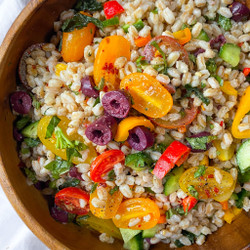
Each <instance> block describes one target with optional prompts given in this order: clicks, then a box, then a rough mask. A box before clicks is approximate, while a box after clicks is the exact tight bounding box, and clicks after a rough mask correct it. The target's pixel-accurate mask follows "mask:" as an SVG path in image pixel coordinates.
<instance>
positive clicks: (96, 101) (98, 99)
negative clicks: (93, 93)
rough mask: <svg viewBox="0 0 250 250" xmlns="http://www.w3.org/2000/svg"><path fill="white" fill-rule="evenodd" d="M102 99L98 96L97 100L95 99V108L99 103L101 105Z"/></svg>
mask: <svg viewBox="0 0 250 250" xmlns="http://www.w3.org/2000/svg"><path fill="white" fill-rule="evenodd" d="M100 102H101V101H100V97H99V96H98V97H97V98H96V99H95V103H94V106H93V107H95V106H96V105H97V104H98V103H100Z"/></svg>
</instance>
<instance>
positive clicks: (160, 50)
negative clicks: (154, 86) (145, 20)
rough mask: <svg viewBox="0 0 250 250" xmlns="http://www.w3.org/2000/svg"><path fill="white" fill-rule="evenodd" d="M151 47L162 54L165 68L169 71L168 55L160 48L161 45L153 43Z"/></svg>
mask: <svg viewBox="0 0 250 250" xmlns="http://www.w3.org/2000/svg"><path fill="white" fill-rule="evenodd" d="M150 45H151V46H153V47H155V48H156V49H157V50H158V51H159V52H160V54H161V55H162V58H163V60H164V68H165V69H167V61H166V55H165V53H164V52H163V50H162V49H161V48H160V46H159V44H158V43H157V42H156V41H153V42H152V43H151V44H150Z"/></svg>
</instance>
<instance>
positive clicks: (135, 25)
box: [133, 19, 144, 31]
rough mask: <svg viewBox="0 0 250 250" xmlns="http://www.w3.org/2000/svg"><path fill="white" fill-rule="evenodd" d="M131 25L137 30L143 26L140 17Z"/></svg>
mask: <svg viewBox="0 0 250 250" xmlns="http://www.w3.org/2000/svg"><path fill="white" fill-rule="evenodd" d="M133 25H134V27H135V28H136V29H137V30H138V31H140V30H141V29H143V27H144V23H143V21H142V20H141V19H138V20H137V21H136V22H135V23H134V24H133Z"/></svg>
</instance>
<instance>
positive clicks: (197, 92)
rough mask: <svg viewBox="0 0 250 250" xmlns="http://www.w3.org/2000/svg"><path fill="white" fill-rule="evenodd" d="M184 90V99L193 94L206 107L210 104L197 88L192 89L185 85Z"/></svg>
mask: <svg viewBox="0 0 250 250" xmlns="http://www.w3.org/2000/svg"><path fill="white" fill-rule="evenodd" d="M185 88H186V90H187V93H186V95H185V97H190V96H191V94H192V93H194V94H195V95H196V96H197V97H198V98H199V99H201V101H202V102H204V103H205V104H206V105H208V104H209V103H210V100H209V99H208V98H206V97H204V96H203V94H202V91H201V90H199V89H198V88H197V87H192V86H191V85H190V84H186V85H185Z"/></svg>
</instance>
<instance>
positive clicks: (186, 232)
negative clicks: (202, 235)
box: [181, 230, 196, 244]
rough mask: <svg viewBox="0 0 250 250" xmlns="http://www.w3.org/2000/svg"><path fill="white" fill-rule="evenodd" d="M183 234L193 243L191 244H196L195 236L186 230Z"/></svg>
mask: <svg viewBox="0 0 250 250" xmlns="http://www.w3.org/2000/svg"><path fill="white" fill-rule="evenodd" d="M181 234H182V235H184V236H186V237H188V239H189V240H190V241H191V243H192V244H194V242H195V238H196V236H195V234H193V233H191V232H189V231H186V230H182V231H181Z"/></svg>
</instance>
